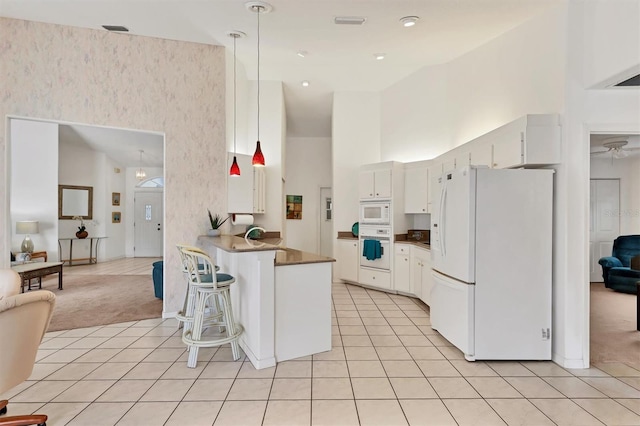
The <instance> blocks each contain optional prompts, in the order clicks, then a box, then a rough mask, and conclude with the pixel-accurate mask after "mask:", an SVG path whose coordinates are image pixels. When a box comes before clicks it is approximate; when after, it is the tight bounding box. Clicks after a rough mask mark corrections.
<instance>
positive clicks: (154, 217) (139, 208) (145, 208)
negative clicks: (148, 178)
mask: <svg viewBox="0 0 640 426" xmlns="http://www.w3.org/2000/svg"><path fill="white" fill-rule="evenodd" d="M162 195H163V193H162V192H160V191H154V192H142V191H138V192H136V194H135V199H134V204H135V222H134V228H135V237H134V238H135V246H134V248H133V250H134V256H135V257H162V252H163V246H162V242H163V229H164V227H163V225H164V223H163V220H162V219H163V217H164V216H163V206H162Z"/></svg>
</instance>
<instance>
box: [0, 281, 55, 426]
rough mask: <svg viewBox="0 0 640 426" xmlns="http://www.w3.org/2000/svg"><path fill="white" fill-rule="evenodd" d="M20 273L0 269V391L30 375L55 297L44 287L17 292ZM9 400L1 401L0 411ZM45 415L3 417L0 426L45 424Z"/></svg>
mask: <svg viewBox="0 0 640 426" xmlns="http://www.w3.org/2000/svg"><path fill="white" fill-rule="evenodd" d="M20 282H21V280H20V276H19V275H18V274H17V273H16V272H14V271H12V270H10V269H9V270H6V269H4V270H0V342H2V350H0V393H2V392H5V391H7V390H9V389H11V388H13V387H15V386H16V385H18V384H20V383H22V382H23V381H25V380H26V379H28V378H29V376H30V375H31V372H32V371H33V365H34V364H35V361H36V354H37V352H38V346H40V342H41V341H42V338H43V337H44V333H45V331H46V330H47V327H48V326H49V321H50V320H51V314H52V313H53V306H54V304H55V298H56V296H55V295H54V294H53V293H52V292H50V291H46V290H39V291H31V292H28V293H22V294H20ZM7 404H8V401H6V400H4V401H0V414H4V413H6V412H7ZM46 421H47V416H45V415H42V414H39V415H38V414H34V415H26V416H2V417H0V426H2V425H11V426H27V425H44V424H45V422H46Z"/></svg>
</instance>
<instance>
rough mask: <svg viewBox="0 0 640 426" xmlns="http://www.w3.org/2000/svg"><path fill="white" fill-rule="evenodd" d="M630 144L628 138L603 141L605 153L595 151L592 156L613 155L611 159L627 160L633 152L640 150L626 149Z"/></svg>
mask: <svg viewBox="0 0 640 426" xmlns="http://www.w3.org/2000/svg"><path fill="white" fill-rule="evenodd" d="M628 143H629V141H628V140H627V138H620V137H617V138H608V139H605V140H603V141H602V147H603V148H606V150H604V151H593V152H592V153H591V155H600V154H609V153H610V154H611V158H616V159H619V158H625V157H626V156H628V155H629V152H631V151H637V150H640V148H625V146H626V145H627V144H628Z"/></svg>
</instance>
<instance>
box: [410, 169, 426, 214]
mask: <svg viewBox="0 0 640 426" xmlns="http://www.w3.org/2000/svg"><path fill="white" fill-rule="evenodd" d="M404 212H405V213H429V168H428V167H426V166H423V167H416V168H407V169H405V170H404Z"/></svg>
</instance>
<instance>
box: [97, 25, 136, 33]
mask: <svg viewBox="0 0 640 426" xmlns="http://www.w3.org/2000/svg"><path fill="white" fill-rule="evenodd" d="M102 28H104V29H105V30H107V31H120V32H123V33H126V32H128V31H129V28H127V27H123V26H122V25H103V26H102Z"/></svg>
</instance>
